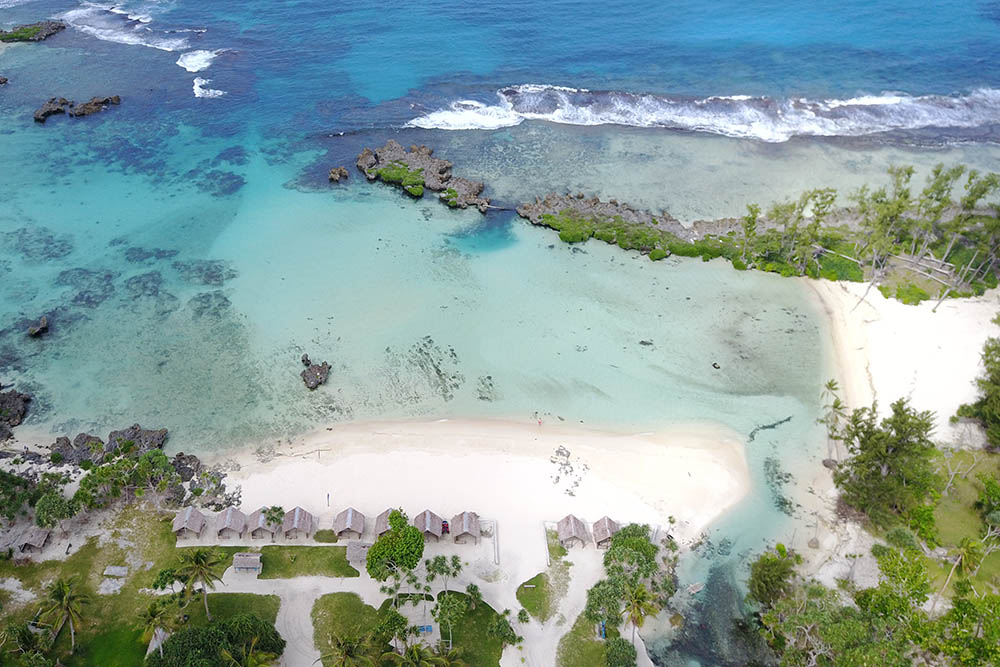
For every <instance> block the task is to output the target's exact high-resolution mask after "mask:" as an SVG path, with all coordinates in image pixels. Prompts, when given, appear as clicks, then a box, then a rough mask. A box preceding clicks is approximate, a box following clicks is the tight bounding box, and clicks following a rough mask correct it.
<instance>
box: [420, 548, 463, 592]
mask: <svg viewBox="0 0 1000 667" xmlns="http://www.w3.org/2000/svg"><path fill="white" fill-rule="evenodd" d="M424 569H426V570H427V572H428V573H429V574H433V575H435V576H438V577H441V578H442V579H444V590H445V592H446V593H447V592H448V581H449V580H450V579H451V578H452V577H457V576H458V575H459V573H461V571H462V559H461V558H459V557H458V556H452V557H451V559H450V560H449V559H448V558H446V557H445V556H440V555H439V556H434V558H433V559H429V560H426V561H424Z"/></svg>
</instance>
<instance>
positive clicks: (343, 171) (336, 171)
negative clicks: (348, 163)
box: [330, 167, 347, 183]
mask: <svg viewBox="0 0 1000 667" xmlns="http://www.w3.org/2000/svg"><path fill="white" fill-rule="evenodd" d="M346 178H347V167H334V168H333V169H331V170H330V182H331V183H340V182H341V181H342V180H344V179H346Z"/></svg>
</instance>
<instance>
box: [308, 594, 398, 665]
mask: <svg viewBox="0 0 1000 667" xmlns="http://www.w3.org/2000/svg"><path fill="white" fill-rule="evenodd" d="M383 616H384V612H382V611H379V610H376V609H375V608H374V607H370V606H368V605H366V604H365V603H364V602H362V601H361V598H360V597H358V596H357V594H355V593H331V594H329V595H324V596H322V597H321V598H319V599H318V600H316V604H315V605H314V606H313V610H312V622H313V631H314V632H313V635H314V637H315V641H316V648H317V650H319V652H320V654H322V655H324V656H328V655H330V654H331V653H333V651H334V642H335V638H338V637H362V636H365V635H368V634H372V633H374V632H375V629H376V627H377V626H378V625H379V623H380V622H381V620H382V618H383ZM387 648H388V643H387V642H386V643H385V645H384V646H379V647H378V651H377V652H378V654H379V655H381V654H382V653H383V652H384V650H385V649H387ZM323 664H324V665H333V664H334V662H333V659H332V657H330V658H324V660H323Z"/></svg>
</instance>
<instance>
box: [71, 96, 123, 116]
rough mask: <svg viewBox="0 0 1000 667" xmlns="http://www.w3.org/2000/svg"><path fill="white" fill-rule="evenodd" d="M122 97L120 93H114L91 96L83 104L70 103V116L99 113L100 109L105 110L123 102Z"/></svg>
mask: <svg viewBox="0 0 1000 667" xmlns="http://www.w3.org/2000/svg"><path fill="white" fill-rule="evenodd" d="M121 103H122V98H121V97H120V96H118V95H112V96H111V97H91V98H90V100H88V101H86V102H84V103H83V104H78V105H75V106H74V105H73V104H72V103H70V107H72V108H71V109H70V110H69V115H70V116H75V117H79V116H89V115H90V114H93V113H97V112H99V111H104V110H105V109H107V108H108V107H109V106H110V105H112V104H115V105H117V104H121Z"/></svg>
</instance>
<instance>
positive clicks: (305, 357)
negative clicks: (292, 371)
mask: <svg viewBox="0 0 1000 667" xmlns="http://www.w3.org/2000/svg"><path fill="white" fill-rule="evenodd" d="M302 365H303V366H305V367H306V368H309V367H310V366H311V365H312V362H311V361H309V355H308V354H303V355H302Z"/></svg>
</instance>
